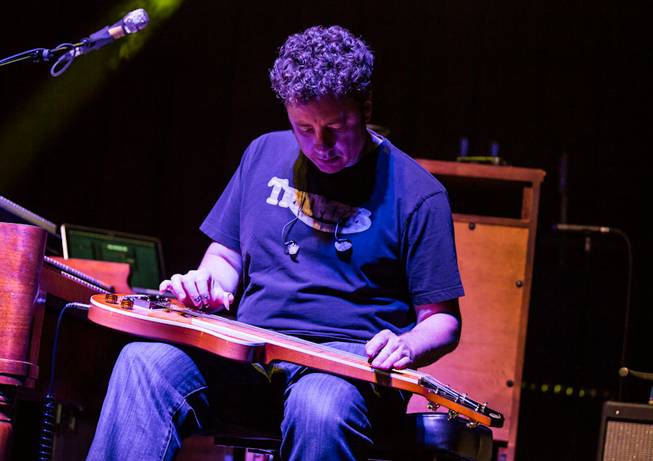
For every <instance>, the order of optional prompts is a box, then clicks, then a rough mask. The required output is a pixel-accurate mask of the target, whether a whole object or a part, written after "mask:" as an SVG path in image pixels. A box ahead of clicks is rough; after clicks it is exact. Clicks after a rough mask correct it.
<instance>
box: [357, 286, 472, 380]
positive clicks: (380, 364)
mask: <svg viewBox="0 0 653 461" xmlns="http://www.w3.org/2000/svg"><path fill="white" fill-rule="evenodd" d="M415 313H416V314H417V324H416V325H415V327H414V328H413V329H412V330H411V331H409V332H407V333H404V334H402V335H401V336H397V335H396V334H394V333H393V332H392V331H390V330H382V331H380V332H379V333H377V334H376V335H374V337H373V338H372V339H370V340H369V341H368V342H367V344H366V345H365V352H367V356H368V358H369V360H370V364H371V365H372V366H373V367H374V368H378V369H380V370H390V369H391V368H396V369H402V368H408V367H411V368H417V367H423V366H425V365H429V364H431V363H433V362H435V361H436V360H438V359H439V358H440V357H442V356H443V355H445V354H446V353H448V352H451V351H452V350H454V349H455V348H456V346H457V345H458V340H459V339H460V328H461V322H460V308H459V307H458V299H452V300H449V301H444V302H441V303H433V304H423V305H421V306H415Z"/></svg>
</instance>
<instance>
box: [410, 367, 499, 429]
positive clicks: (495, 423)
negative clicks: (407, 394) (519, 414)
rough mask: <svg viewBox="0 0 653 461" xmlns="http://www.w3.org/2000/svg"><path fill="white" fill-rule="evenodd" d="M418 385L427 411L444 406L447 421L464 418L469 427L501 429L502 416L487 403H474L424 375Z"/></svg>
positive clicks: (465, 395)
mask: <svg viewBox="0 0 653 461" xmlns="http://www.w3.org/2000/svg"><path fill="white" fill-rule="evenodd" d="M419 384H420V386H422V388H423V389H424V393H423V394H422V395H423V396H424V397H425V398H426V399H427V400H428V401H429V409H432V410H437V409H438V408H439V407H440V406H444V407H446V408H448V409H449V411H448V416H449V419H454V418H456V417H458V416H464V417H466V418H467V419H468V420H469V423H468V425H469V426H470V427H474V426H476V425H478V424H482V425H484V426H488V427H497V428H498V427H503V423H504V417H503V415H502V414H501V413H499V412H498V411H496V410H493V409H491V408H489V407H488V406H487V402H484V403H479V402H476V401H475V400H472V399H470V398H469V397H468V396H467V394H465V393H459V392H457V391H455V390H454V389H452V388H451V387H449V386H447V385H446V384H442V383H440V382H439V381H437V380H436V379H435V378H433V377H432V376H429V375H426V374H422V375H421V376H420V378H419Z"/></svg>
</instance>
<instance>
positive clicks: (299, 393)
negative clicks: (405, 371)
mask: <svg viewBox="0 0 653 461" xmlns="http://www.w3.org/2000/svg"><path fill="white" fill-rule="evenodd" d="M366 413H367V408H366V404H365V399H364V397H363V396H362V395H361V393H360V391H359V390H358V388H357V387H356V386H355V385H354V384H352V383H351V382H349V381H347V380H345V379H343V378H340V377H337V376H334V375H328V374H324V373H310V374H308V375H306V376H303V377H302V378H301V379H300V380H299V381H298V382H297V383H295V384H293V385H292V388H291V389H290V393H289V395H288V398H287V399H286V407H285V415H284V424H287V425H297V424H299V425H302V426H304V428H305V429H309V430H319V429H318V428H322V429H330V430H337V429H338V428H339V427H343V426H348V425H351V424H354V425H356V426H361V425H362V426H366V425H367V414H366Z"/></svg>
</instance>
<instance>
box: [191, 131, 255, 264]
mask: <svg viewBox="0 0 653 461" xmlns="http://www.w3.org/2000/svg"><path fill="white" fill-rule="evenodd" d="M254 144H256V141H254V142H253V143H252V144H250V146H249V147H248V148H247V150H246V151H245V153H244V154H243V157H242V159H241V161H240V165H238V169H237V170H236V172H235V173H234V175H233V176H232V177H231V179H230V180H229V183H228V184H227V187H226V188H225V190H224V192H222V195H220V198H219V199H218V201H217V202H216V203H215V205H213V208H212V209H211V211H210V212H209V214H208V216H207V217H206V219H204V222H203V223H202V225H201V226H200V230H201V231H202V232H204V233H205V234H206V235H207V236H208V237H209V238H211V239H212V240H213V241H214V242H218V243H219V244H221V245H224V246H226V247H227V248H230V249H232V250H234V251H238V252H240V210H241V200H242V194H243V190H244V189H243V170H244V169H245V168H246V165H247V162H248V158H249V157H250V156H251V155H252V151H253V150H254Z"/></svg>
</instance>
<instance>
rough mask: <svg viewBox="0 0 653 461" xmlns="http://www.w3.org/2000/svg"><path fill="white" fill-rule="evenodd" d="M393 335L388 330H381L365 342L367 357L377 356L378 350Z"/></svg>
mask: <svg viewBox="0 0 653 461" xmlns="http://www.w3.org/2000/svg"><path fill="white" fill-rule="evenodd" d="M392 336H393V334H392V332H391V331H390V330H381V331H380V332H378V333H377V334H376V335H374V337H373V338H372V339H370V340H369V341H368V342H367V344H365V353H366V354H367V357H368V358H369V359H373V358H374V357H376V356H377V354H378V353H379V351H381V349H383V348H384V347H385V345H386V344H387V343H388V340H389V339H390V338H391V337H392Z"/></svg>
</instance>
